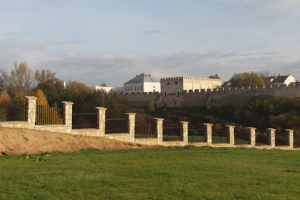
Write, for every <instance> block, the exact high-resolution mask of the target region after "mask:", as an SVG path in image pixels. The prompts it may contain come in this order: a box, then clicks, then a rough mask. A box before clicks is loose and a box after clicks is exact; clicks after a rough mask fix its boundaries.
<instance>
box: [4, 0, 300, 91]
mask: <svg viewBox="0 0 300 200" xmlns="http://www.w3.org/2000/svg"><path fill="white" fill-rule="evenodd" d="M23 61H25V62H27V63H28V65H29V67H30V68H32V69H50V70H51V71H53V72H55V73H56V75H57V77H58V78H60V79H61V80H65V81H68V80H72V81H75V80H77V81H79V82H84V83H86V84H87V85H89V86H95V85H99V84H100V83H101V82H102V80H103V81H104V82H106V83H107V84H108V85H110V86H122V85H123V83H124V82H126V81H128V80H130V79H131V78H133V77H135V75H137V74H140V73H147V74H151V75H152V76H155V77H157V78H162V77H170V76H194V77H208V76H210V75H213V74H216V73H218V74H219V76H220V77H221V79H222V81H226V80H228V79H229V78H230V77H231V76H232V74H233V73H239V72H245V71H249V72H250V71H258V72H260V71H269V72H270V73H272V74H274V73H276V74H281V75H286V74H289V73H290V74H291V75H293V76H294V77H295V78H296V79H298V80H299V81H300V70H299V67H300V1H299V0H106V1H102V0H84V1H82V0H81V1H79V0H59V1H58V0H51V1H46V0H43V1H38V0H34V1H33V0H32V1H31V0H0V68H6V69H7V70H8V71H10V70H11V69H12V68H13V64H14V62H18V63H19V62H23Z"/></svg>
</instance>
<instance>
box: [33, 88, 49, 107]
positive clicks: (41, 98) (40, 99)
mask: <svg viewBox="0 0 300 200" xmlns="http://www.w3.org/2000/svg"><path fill="white" fill-rule="evenodd" d="M35 97H36V98H37V100H36V104H37V105H40V106H47V105H48V101H47V98H46V96H45V94H44V92H43V91H42V90H40V89H38V90H37V91H36V93H35Z"/></svg>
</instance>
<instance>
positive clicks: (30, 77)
mask: <svg viewBox="0 0 300 200" xmlns="http://www.w3.org/2000/svg"><path fill="white" fill-rule="evenodd" d="M0 74H1V77H0V87H2V88H1V89H3V90H7V91H8V93H9V94H10V95H14V93H15V92H17V91H24V92H29V91H31V90H32V89H34V88H35V87H36V86H37V84H39V83H42V82H47V81H48V82H49V81H52V82H54V81H56V80H58V79H57V78H55V73H52V72H51V71H50V70H49V69H48V70H41V71H39V70H36V71H35V72H34V71H33V70H32V69H30V68H29V67H28V65H27V63H26V62H23V63H20V64H19V65H18V64H17V63H14V69H12V70H11V72H10V74H8V73H7V71H6V70H5V69H0Z"/></svg>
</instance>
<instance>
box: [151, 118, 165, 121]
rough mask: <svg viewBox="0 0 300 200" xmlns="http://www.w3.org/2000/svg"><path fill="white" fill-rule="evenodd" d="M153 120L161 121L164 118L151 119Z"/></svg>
mask: <svg viewBox="0 0 300 200" xmlns="http://www.w3.org/2000/svg"><path fill="white" fill-rule="evenodd" d="M153 119H156V120H157V121H163V120H164V118H153Z"/></svg>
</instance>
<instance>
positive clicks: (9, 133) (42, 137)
mask: <svg viewBox="0 0 300 200" xmlns="http://www.w3.org/2000/svg"><path fill="white" fill-rule="evenodd" d="M89 148H92V149H103V150H118V149H137V148H148V147H147V146H144V145H143V146H142V147H139V146H136V145H132V144H129V143H126V142H121V141H116V140H111V139H107V138H102V137H92V136H80V135H71V134H66V133H53V132H49V131H37V130H29V129H14V128H4V127H0V152H4V151H9V152H11V153H13V154H38V153H42V152H65V151H77V150H80V149H89Z"/></svg>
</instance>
